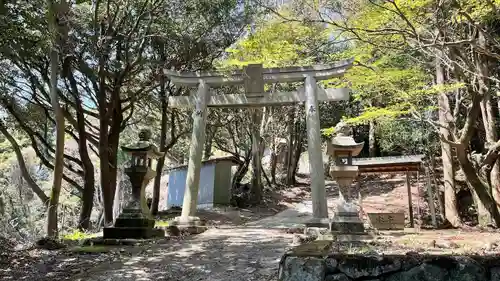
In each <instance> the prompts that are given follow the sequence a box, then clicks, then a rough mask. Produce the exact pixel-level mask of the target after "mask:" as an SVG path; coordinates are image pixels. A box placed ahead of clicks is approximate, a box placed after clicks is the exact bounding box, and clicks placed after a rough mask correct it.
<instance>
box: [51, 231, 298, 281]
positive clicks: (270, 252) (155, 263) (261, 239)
mask: <svg viewBox="0 0 500 281" xmlns="http://www.w3.org/2000/svg"><path fill="white" fill-rule="evenodd" d="M228 231H229V232H231V235H229V234H224V232H225V233H228ZM263 231H267V232H269V230H264V229H255V230H251V229H245V230H244V231H243V229H231V230H225V231H222V230H220V231H219V233H218V234H212V235H203V234H202V235H198V236H196V237H192V238H189V239H186V240H184V241H180V242H179V243H168V244H165V245H157V246H155V247H152V248H151V249H149V250H146V252H144V253H141V254H139V255H135V256H133V257H131V258H130V259H128V260H127V261H120V262H115V263H112V264H102V265H101V266H99V267H97V268H95V269H93V270H90V271H88V272H86V273H84V274H81V275H79V276H74V278H73V279H70V280H122V281H124V280H219V281H225V280H228V281H229V280H272V279H276V274H277V270H278V264H279V260H280V258H281V256H282V255H283V254H284V253H285V251H286V247H287V246H288V245H289V243H290V241H291V235H289V234H284V233H280V232H278V231H271V233H272V235H270V236H267V235H266V236H263ZM212 233H213V232H212ZM47 280H48V279H47Z"/></svg>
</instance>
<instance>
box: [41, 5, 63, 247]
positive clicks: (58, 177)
mask: <svg viewBox="0 0 500 281" xmlns="http://www.w3.org/2000/svg"><path fill="white" fill-rule="evenodd" d="M47 6H48V15H49V30H50V31H51V34H52V47H51V50H50V101H51V104H52V108H53V110H54V119H55V124H56V149H55V154H54V174H53V182H52V191H51V194H50V199H49V206H48V211H47V229H46V231H47V236H49V237H57V236H58V227H57V208H58V205H59V196H60V193H61V185H62V176H63V172H64V141H65V136H66V132H65V124H64V123H65V120H64V113H63V111H62V108H61V106H60V105H59V96H58V91H57V80H58V79H57V78H58V68H59V51H58V47H59V48H60V49H62V47H63V46H62V43H64V36H65V34H64V30H59V29H60V26H59V24H61V23H64V22H65V21H66V20H67V19H66V18H65V17H66V14H67V9H68V8H69V6H68V5H67V3H66V2H65V1H64V0H63V1H61V2H60V3H54V1H53V0H47ZM61 31H62V32H61Z"/></svg>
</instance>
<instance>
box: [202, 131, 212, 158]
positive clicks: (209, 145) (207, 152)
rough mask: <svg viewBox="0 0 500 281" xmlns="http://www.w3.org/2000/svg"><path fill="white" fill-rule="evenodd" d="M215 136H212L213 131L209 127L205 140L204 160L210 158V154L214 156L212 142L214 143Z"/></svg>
mask: <svg viewBox="0 0 500 281" xmlns="http://www.w3.org/2000/svg"><path fill="white" fill-rule="evenodd" d="M213 140H214V138H213V136H212V131H211V130H210V129H208V128H207V136H206V141H205V148H204V149H203V160H204V161H205V160H208V159H210V156H212V143H213Z"/></svg>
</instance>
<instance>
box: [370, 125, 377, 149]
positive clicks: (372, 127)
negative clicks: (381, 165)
mask: <svg viewBox="0 0 500 281" xmlns="http://www.w3.org/2000/svg"><path fill="white" fill-rule="evenodd" d="M369 126H370V128H369V129H368V143H369V147H368V153H369V155H370V157H375V156H377V143H376V139H375V121H370V124H369Z"/></svg>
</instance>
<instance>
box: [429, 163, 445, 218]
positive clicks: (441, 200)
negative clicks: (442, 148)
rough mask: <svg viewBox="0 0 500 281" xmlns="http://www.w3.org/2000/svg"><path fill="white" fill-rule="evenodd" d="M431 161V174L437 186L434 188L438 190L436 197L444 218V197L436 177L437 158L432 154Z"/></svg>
mask: <svg viewBox="0 0 500 281" xmlns="http://www.w3.org/2000/svg"><path fill="white" fill-rule="evenodd" d="M430 162H431V164H430V165H431V169H430V170H431V175H430V176H431V178H432V183H433V184H434V186H435V188H434V190H435V191H436V199H437V204H438V209H439V214H440V215H441V218H444V217H445V215H444V206H443V198H442V197H441V189H440V188H439V184H438V183H437V179H436V158H435V157H434V156H430Z"/></svg>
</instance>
